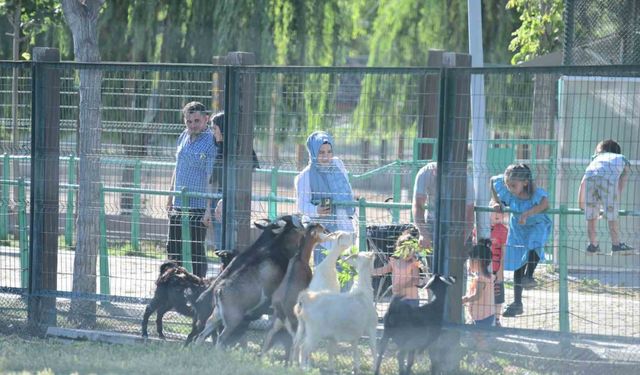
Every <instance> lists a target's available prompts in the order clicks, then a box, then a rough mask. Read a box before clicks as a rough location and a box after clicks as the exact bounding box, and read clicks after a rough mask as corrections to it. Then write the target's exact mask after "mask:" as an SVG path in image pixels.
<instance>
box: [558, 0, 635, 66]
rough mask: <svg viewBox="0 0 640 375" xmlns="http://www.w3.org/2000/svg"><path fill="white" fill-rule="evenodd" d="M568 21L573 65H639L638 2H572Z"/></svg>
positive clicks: (568, 36)
mask: <svg viewBox="0 0 640 375" xmlns="http://www.w3.org/2000/svg"><path fill="white" fill-rule="evenodd" d="M566 7H568V8H570V12H568V13H567V16H568V17H566V18H565V24H566V25H567V27H566V29H565V39H566V40H570V41H571V43H570V45H568V46H567V47H568V49H567V50H566V51H565V54H566V55H567V57H566V58H567V59H568V61H569V63H570V64H574V65H607V64H637V63H638V62H639V61H640V44H639V43H640V40H639V39H638V33H637V30H636V29H635V26H629V25H636V24H637V22H638V17H640V7H639V6H638V2H637V1H633V0H625V1H616V2H602V1H598V0H574V1H569V2H567V4H566Z"/></svg>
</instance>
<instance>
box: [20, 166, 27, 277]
mask: <svg viewBox="0 0 640 375" xmlns="http://www.w3.org/2000/svg"><path fill="white" fill-rule="evenodd" d="M18 249H19V250H20V286H21V287H22V288H27V287H28V286H29V241H28V238H27V195H26V193H25V192H24V178H22V177H20V178H19V179H18Z"/></svg>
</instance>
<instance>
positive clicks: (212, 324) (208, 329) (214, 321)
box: [196, 310, 222, 344]
mask: <svg viewBox="0 0 640 375" xmlns="http://www.w3.org/2000/svg"><path fill="white" fill-rule="evenodd" d="M221 322H222V320H221V319H220V318H219V317H218V316H217V314H216V311H215V310H214V311H213V313H211V316H210V317H209V318H208V319H207V323H206V324H205V326H204V328H203V329H202V331H201V332H200V333H199V334H198V336H197V337H196V344H202V343H203V342H204V341H205V340H206V339H207V337H209V335H211V334H212V333H213V332H214V331H216V330H217V329H218V326H219V325H220V323H221Z"/></svg>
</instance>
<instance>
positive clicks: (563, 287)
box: [558, 204, 570, 333]
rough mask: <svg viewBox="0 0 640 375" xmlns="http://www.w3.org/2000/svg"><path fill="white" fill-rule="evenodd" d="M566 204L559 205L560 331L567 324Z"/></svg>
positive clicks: (567, 327) (567, 329)
mask: <svg viewBox="0 0 640 375" xmlns="http://www.w3.org/2000/svg"><path fill="white" fill-rule="evenodd" d="M566 212H567V206H566V205H564V204H561V205H560V222H559V226H560V238H559V241H558V242H559V246H558V271H559V273H560V276H559V277H560V280H559V281H560V288H559V289H560V290H559V293H560V295H559V301H558V305H559V309H560V332H564V333H568V332H569V330H570V326H569V286H568V276H569V270H568V266H567V233H568V228H567V215H566Z"/></svg>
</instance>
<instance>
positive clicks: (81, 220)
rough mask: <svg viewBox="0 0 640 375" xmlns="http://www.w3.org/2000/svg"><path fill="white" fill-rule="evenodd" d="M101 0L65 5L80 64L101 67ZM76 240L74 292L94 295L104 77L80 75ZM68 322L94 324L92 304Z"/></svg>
mask: <svg viewBox="0 0 640 375" xmlns="http://www.w3.org/2000/svg"><path fill="white" fill-rule="evenodd" d="M103 3H104V0H86V1H84V2H80V1H78V0H63V1H62V9H63V12H64V17H65V19H66V21H67V24H68V25H69V28H70V29H71V32H72V34H73V52H74V55H75V60H76V61H79V62H99V61H100V51H99V49H98V32H97V20H98V15H99V11H100V8H101V7H102V5H103ZM79 77H80V86H79V89H78V91H79V98H80V103H79V104H78V108H79V113H80V127H79V128H80V134H79V135H78V143H79V156H80V163H79V174H78V176H79V181H78V182H79V185H80V188H79V194H78V239H77V247H76V252H75V257H74V261H73V292H74V293H88V294H95V293H96V275H97V272H96V261H97V250H98V245H99V226H98V217H99V213H100V207H99V206H98V204H97V202H100V186H101V185H100V177H101V176H100V135H101V129H102V122H101V117H100V107H101V97H100V87H101V82H102V72H101V71H100V70H94V69H80V71H79ZM70 318H71V319H72V320H73V321H76V322H77V323H79V325H80V326H81V327H92V326H94V325H95V322H96V303H95V302H94V301H87V300H82V299H73V300H72V301H71V308H70Z"/></svg>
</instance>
